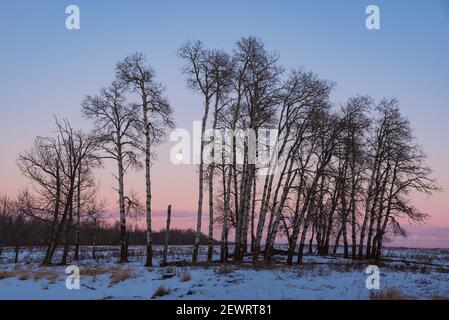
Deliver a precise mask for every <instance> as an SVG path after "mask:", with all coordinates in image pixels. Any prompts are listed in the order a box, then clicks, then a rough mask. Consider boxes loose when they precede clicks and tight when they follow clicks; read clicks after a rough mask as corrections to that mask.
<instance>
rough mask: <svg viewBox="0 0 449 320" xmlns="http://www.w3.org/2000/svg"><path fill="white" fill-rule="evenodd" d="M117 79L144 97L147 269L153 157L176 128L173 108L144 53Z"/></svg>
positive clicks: (122, 67)
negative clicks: (157, 147)
mask: <svg viewBox="0 0 449 320" xmlns="http://www.w3.org/2000/svg"><path fill="white" fill-rule="evenodd" d="M116 75H117V78H118V79H120V80H121V81H122V82H123V83H125V84H126V85H127V86H128V88H129V89H130V91H131V92H133V93H135V94H137V95H138V96H139V98H140V101H141V103H140V107H141V109H142V117H141V118H140V119H139V129H140V131H141V133H142V135H143V136H144V137H145V138H144V142H142V143H141V147H140V148H141V150H142V151H143V152H144V154H145V187H146V221H147V258H146V262H145V266H147V267H151V266H152V265H153V258H152V257H153V249H152V229H151V158H152V157H153V156H154V153H155V151H154V150H153V148H154V147H155V145H157V144H158V143H160V142H161V141H162V140H163V138H164V136H165V133H166V129H169V128H172V127H173V126H174V124H173V119H172V116H173V109H172V108H171V106H170V104H169V103H168V100H167V98H166V97H165V96H164V90H165V89H164V88H163V87H162V86H161V85H160V84H159V83H157V82H156V81H155V72H154V70H153V69H152V68H151V67H150V66H149V65H148V63H147V61H146V57H145V56H144V55H143V54H141V53H135V54H131V55H129V56H127V57H126V58H125V59H124V60H123V61H120V62H119V63H118V64H117V67H116Z"/></svg>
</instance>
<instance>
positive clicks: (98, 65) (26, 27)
mask: <svg viewBox="0 0 449 320" xmlns="http://www.w3.org/2000/svg"><path fill="white" fill-rule="evenodd" d="M70 4H76V5H78V6H79V8H80V11H81V29H80V30H74V31H69V30H67V29H66V28H65V19H66V14H65V8H66V6H67V5H70ZM369 4H376V5H378V6H379V8H380V13H381V29H380V30H376V31H373V30H367V29H366V28H365V18H366V14H365V8H366V6H367V5H369ZM247 35H255V36H257V37H260V38H261V39H263V41H264V42H265V44H266V46H267V48H268V49H270V50H276V51H277V52H278V53H279V54H280V57H281V63H282V64H283V65H284V66H285V67H286V69H287V70H288V69H290V68H297V67H300V66H303V67H304V68H305V69H307V70H312V71H314V72H316V73H318V74H319V75H320V76H321V77H323V78H327V79H330V80H333V81H336V82H337V87H336V89H335V91H334V93H333V95H332V100H333V101H334V102H335V103H336V104H338V103H341V102H344V101H345V100H346V99H347V98H348V97H350V96H352V95H355V94H369V95H371V96H372V97H373V98H375V99H376V100H379V99H380V98H382V97H383V96H388V97H389V96H396V97H397V98H398V99H399V100H400V102H401V109H402V111H403V113H404V114H406V115H407V117H408V118H409V119H410V121H411V123H412V126H413V127H414V128H415V135H416V136H417V137H418V139H419V142H420V144H421V145H422V146H423V147H424V149H425V151H426V152H427V153H428V155H429V160H428V161H429V164H430V166H431V167H432V168H433V169H434V171H435V173H434V175H435V177H436V178H437V179H438V182H439V184H440V185H441V186H442V187H443V189H444V190H445V191H443V192H440V193H437V194H435V195H434V196H432V197H426V196H421V195H420V196H416V197H414V202H415V204H416V205H417V206H418V207H420V208H422V209H424V210H425V211H426V212H428V213H429V214H430V215H431V219H430V220H429V221H428V224H429V226H432V227H445V228H449V197H448V194H447V191H448V190H449V168H448V163H449V139H448V138H449V135H448V132H449V131H448V127H449V1H442V0H441V1H440V0H432V1H423V0H422V1H406V0H396V1H377V0H375V1H344V2H343V1H293V0H292V1H282V2H280V1H261V0H258V1H236V0H231V1H205V0H204V1H194V0H191V1H174V0H169V1H143V0H142V1H137V0H136V1H126V2H125V1H123V2H119V1H98V0H97V1H82V0H72V1H45V2H44V1H39V2H37V1H23V0H18V1H8V2H6V1H2V3H1V4H0V111H1V112H0V193H7V194H9V195H11V196H14V195H15V194H16V193H17V191H18V190H19V189H20V188H22V187H26V186H27V185H28V183H29V182H28V181H27V179H25V178H24V177H22V176H21V175H20V174H19V171H18V169H17V166H16V163H15V160H16V158H17V155H18V153H19V152H20V151H22V150H23V149H25V148H28V147H30V146H31V144H32V142H33V139H34V137H35V136H36V135H50V134H52V129H53V115H56V116H57V117H67V118H69V119H70V120H71V122H72V124H73V125H74V126H75V127H81V128H85V129H88V128H90V123H89V122H88V121H86V120H85V119H83V118H82V117H81V114H80V102H81V100H82V99H83V97H84V96H85V95H86V94H94V93H96V92H97V91H98V89H100V88H101V87H103V86H106V85H108V84H109V83H110V82H111V80H112V79H113V76H114V66H115V64H116V62H117V61H118V60H119V59H122V58H123V57H124V56H126V55H127V54H129V53H132V52H135V51H140V52H143V53H145V54H146V55H147V56H148V59H149V61H150V63H151V65H152V66H153V67H154V69H155V70H156V72H157V75H158V79H159V81H161V82H162V83H163V84H164V85H165V86H166V88H167V95H168V96H169V99H170V102H171V104H172V105H173V107H174V109H175V112H176V114H175V117H176V126H177V127H179V128H185V129H188V130H191V128H192V121H196V120H199V119H200V117H201V112H202V105H201V100H200V98H199V97H198V96H195V95H193V94H192V93H191V92H190V91H189V90H188V89H187V88H186V85H185V80H184V78H183V76H182V75H181V66H182V61H180V59H179V58H178V57H177V56H176V51H177V49H178V48H179V46H180V45H181V44H182V43H183V42H185V41H186V40H189V39H200V40H202V41H203V42H204V43H205V44H206V46H208V47H211V48H215V47H216V48H223V49H225V50H230V49H231V48H232V46H233V44H234V43H235V41H236V40H237V39H238V38H239V37H241V36H247ZM171 145H172V144H170V143H166V144H165V145H163V146H161V147H160V149H159V156H158V161H157V162H156V163H155V165H154V166H153V188H154V189H153V199H154V202H153V203H154V207H153V208H154V210H155V211H163V210H165V208H166V207H167V205H168V204H169V203H171V204H172V206H173V210H174V222H175V223H177V224H178V226H183V227H193V226H194V214H192V212H195V209H196V201H197V175H196V167H195V166H193V165H181V166H175V165H173V164H171V163H170V161H169V150H170V146H171ZM113 171H114V172H115V167H114V165H113V164H112V163H106V166H105V168H104V169H102V170H100V171H99V172H98V174H97V178H98V180H100V181H101V196H102V197H104V198H106V199H107V200H108V203H109V205H110V207H111V209H113V208H114V206H115V203H116V195H115V193H114V192H113V190H112V188H111V186H112V185H113V184H114V183H115V181H114V180H113V178H112V177H111V175H110V173H111V172H113ZM126 179H127V180H126V187H127V189H128V190H130V189H133V190H135V191H137V192H138V193H139V194H140V195H142V196H143V195H144V175H143V173H142V172H140V173H130V174H129V175H128V176H127V177H126ZM176 212H177V213H178V217H179V220H176ZM161 221H162V219H161ZM176 221H178V222H176ZM446 230H449V229H446ZM446 232H447V231H446ZM446 235H447V237H448V238H449V235H448V233H446Z"/></svg>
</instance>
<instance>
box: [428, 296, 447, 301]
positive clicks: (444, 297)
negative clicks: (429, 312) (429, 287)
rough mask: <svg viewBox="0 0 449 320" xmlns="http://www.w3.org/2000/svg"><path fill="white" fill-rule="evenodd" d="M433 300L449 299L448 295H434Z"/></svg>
mask: <svg viewBox="0 0 449 320" xmlns="http://www.w3.org/2000/svg"><path fill="white" fill-rule="evenodd" d="M432 300H449V297H447V296H440V295H433V296H432Z"/></svg>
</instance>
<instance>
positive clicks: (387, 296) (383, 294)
mask: <svg viewBox="0 0 449 320" xmlns="http://www.w3.org/2000/svg"><path fill="white" fill-rule="evenodd" d="M370 299H371V300H414V299H415V298H414V297H412V296H409V295H406V294H403V293H402V292H400V291H399V290H398V289H396V288H389V289H386V290H382V291H379V292H372V293H371V295H370Z"/></svg>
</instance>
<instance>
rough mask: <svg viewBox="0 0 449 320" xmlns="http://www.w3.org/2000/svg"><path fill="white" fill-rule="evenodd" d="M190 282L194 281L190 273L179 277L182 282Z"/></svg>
mask: <svg viewBox="0 0 449 320" xmlns="http://www.w3.org/2000/svg"><path fill="white" fill-rule="evenodd" d="M190 280H192V275H191V274H190V272H184V273H182V274H181V276H180V277H179V281H181V282H187V281H190Z"/></svg>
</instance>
